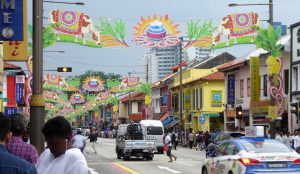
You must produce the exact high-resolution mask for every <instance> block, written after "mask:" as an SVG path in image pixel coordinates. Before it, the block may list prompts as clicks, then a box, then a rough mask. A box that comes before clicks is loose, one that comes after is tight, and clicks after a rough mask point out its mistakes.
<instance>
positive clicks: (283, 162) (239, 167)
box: [202, 126, 300, 174]
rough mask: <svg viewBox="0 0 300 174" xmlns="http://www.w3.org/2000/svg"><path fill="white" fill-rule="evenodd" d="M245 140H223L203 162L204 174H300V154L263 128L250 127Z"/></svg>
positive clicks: (246, 130) (247, 129)
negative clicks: (265, 136)
mask: <svg viewBox="0 0 300 174" xmlns="http://www.w3.org/2000/svg"><path fill="white" fill-rule="evenodd" d="M245 134H246V136H245V137H241V138H239V139H232V140H228V141H224V142H223V143H222V144H220V145H219V146H218V147H217V148H216V150H215V151H214V152H213V153H211V154H210V155H209V157H208V158H207V159H205V160H204V163H203V166H202V174H262V173H264V174H265V173H272V174H273V173H275V174H296V173H297V174H300V155H299V154H298V153H297V152H295V151H294V150H293V149H292V148H290V147H288V146H286V145H285V144H283V143H281V142H280V141H277V140H274V139H264V138H263V137H264V128H263V127H260V126H258V127H247V128H246V129H245Z"/></svg>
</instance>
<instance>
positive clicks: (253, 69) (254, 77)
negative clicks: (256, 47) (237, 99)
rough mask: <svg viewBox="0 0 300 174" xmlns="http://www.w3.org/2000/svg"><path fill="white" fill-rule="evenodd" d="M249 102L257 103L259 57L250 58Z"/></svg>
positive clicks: (258, 93) (258, 92)
mask: <svg viewBox="0 0 300 174" xmlns="http://www.w3.org/2000/svg"><path fill="white" fill-rule="evenodd" d="M250 77H251V78H250V81H251V101H259V98H260V90H259V82H260V78H259V57H251V58H250Z"/></svg>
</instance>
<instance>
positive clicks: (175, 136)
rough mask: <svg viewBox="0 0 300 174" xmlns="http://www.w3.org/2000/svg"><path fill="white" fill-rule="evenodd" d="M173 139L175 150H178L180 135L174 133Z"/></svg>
mask: <svg viewBox="0 0 300 174" xmlns="http://www.w3.org/2000/svg"><path fill="white" fill-rule="evenodd" d="M171 139H172V144H173V147H174V150H177V149H176V147H177V144H178V134H177V133H176V132H173V133H172V137H171Z"/></svg>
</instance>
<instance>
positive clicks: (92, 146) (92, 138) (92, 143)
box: [86, 127, 98, 153]
mask: <svg viewBox="0 0 300 174" xmlns="http://www.w3.org/2000/svg"><path fill="white" fill-rule="evenodd" d="M97 136H98V135H97V134H96V128H94V127H93V128H92V131H91V133H90V135H89V137H88V138H87V140H88V139H90V144H89V147H88V149H87V150H86V153H89V151H90V150H91V149H93V150H94V153H97V150H96V149H95V143H97Z"/></svg>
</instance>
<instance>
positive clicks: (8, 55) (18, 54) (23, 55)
mask: <svg viewBox="0 0 300 174" xmlns="http://www.w3.org/2000/svg"><path fill="white" fill-rule="evenodd" d="M23 4H24V5H23V32H24V40H23V41H5V42H4V45H3V60H4V61H24V62H25V61H27V51H28V30H27V5H26V4H27V0H23Z"/></svg>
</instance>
